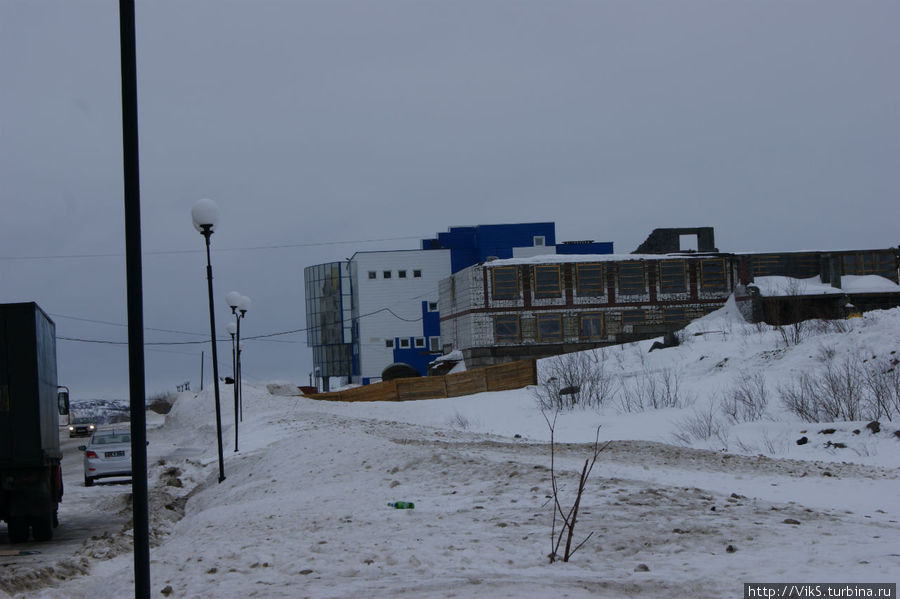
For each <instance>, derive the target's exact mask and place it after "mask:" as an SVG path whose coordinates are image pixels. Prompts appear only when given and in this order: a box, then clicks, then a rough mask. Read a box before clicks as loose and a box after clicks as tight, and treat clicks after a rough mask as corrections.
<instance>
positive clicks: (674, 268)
mask: <svg viewBox="0 0 900 599" xmlns="http://www.w3.org/2000/svg"><path fill="white" fill-rule="evenodd" d="M659 290H660V291H661V292H662V293H684V292H685V291H687V276H686V270H685V263H684V260H662V261H660V262H659Z"/></svg>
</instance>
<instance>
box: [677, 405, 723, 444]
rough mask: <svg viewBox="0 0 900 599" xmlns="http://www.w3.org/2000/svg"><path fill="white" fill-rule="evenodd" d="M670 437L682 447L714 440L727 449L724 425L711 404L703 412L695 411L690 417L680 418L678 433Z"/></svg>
mask: <svg viewBox="0 0 900 599" xmlns="http://www.w3.org/2000/svg"><path fill="white" fill-rule="evenodd" d="M672 437H673V438H674V439H675V440H676V441H677V442H679V443H681V444H683V445H690V444H691V443H693V442H695V441H709V440H710V439H715V440H717V441H719V442H720V443H721V444H722V445H723V446H724V447H726V448H727V447H728V433H727V432H726V430H725V423H724V422H722V420H721V419H720V418H719V417H718V415H717V414H716V410H715V408H714V406H713V405H712V404H710V405H709V406H708V407H707V409H705V410H698V409H695V410H694V411H693V413H692V414H691V415H690V416H687V417H685V418H682V419H681V420H680V421H679V422H678V431H677V432H675V433H673V434H672Z"/></svg>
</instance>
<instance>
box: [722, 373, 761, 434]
mask: <svg viewBox="0 0 900 599" xmlns="http://www.w3.org/2000/svg"><path fill="white" fill-rule="evenodd" d="M768 405H769V391H768V389H767V388H766V377H765V375H764V374H763V373H762V372H755V373H750V372H747V371H742V372H741V373H740V374H739V375H738V376H737V378H736V379H735V381H734V384H733V385H732V387H731V388H730V389H728V390H726V391H725V393H724V394H723V395H722V403H721V408H722V412H723V413H724V414H725V415H726V416H727V417H728V418H729V420H731V422H734V423H737V422H755V421H757V420H762V419H763V417H764V416H765V414H766V408H767V407H768Z"/></svg>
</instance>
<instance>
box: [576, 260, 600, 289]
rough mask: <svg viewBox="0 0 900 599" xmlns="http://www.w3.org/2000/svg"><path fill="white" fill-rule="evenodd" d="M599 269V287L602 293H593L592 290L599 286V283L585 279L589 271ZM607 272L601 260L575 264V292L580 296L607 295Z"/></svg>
mask: <svg viewBox="0 0 900 599" xmlns="http://www.w3.org/2000/svg"><path fill="white" fill-rule="evenodd" d="M593 270H597V271H599V273H600V274H599V277H598V279H599V289H600V293H593V292H592V291H593V290H594V289H596V288H597V285H596V284H594V283H593V282H590V283H589V282H587V281H585V279H587V278H588V277H587V276H586V275H587V274H588V273H589V271H593ZM605 274H606V269H604V268H603V263H601V262H583V263H577V264H576V265H575V293H576V295H578V297H602V296H604V295H606V278H605V277H604V275H605Z"/></svg>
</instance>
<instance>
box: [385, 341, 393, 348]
mask: <svg viewBox="0 0 900 599" xmlns="http://www.w3.org/2000/svg"><path fill="white" fill-rule="evenodd" d="M384 347H385V348H387V349H394V340H393V339H385V340H384Z"/></svg>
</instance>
